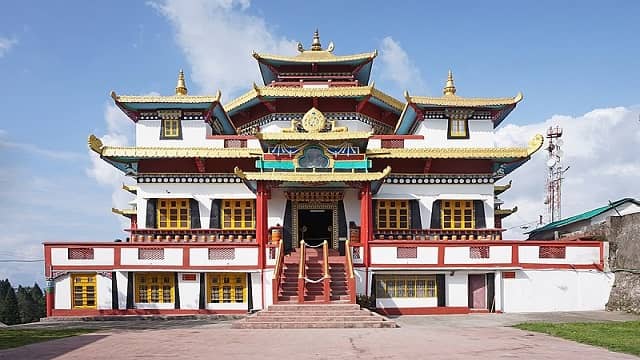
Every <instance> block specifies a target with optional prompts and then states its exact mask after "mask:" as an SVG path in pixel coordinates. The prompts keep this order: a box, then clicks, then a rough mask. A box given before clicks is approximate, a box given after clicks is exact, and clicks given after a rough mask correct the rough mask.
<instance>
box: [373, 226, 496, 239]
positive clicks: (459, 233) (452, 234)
mask: <svg viewBox="0 0 640 360" xmlns="http://www.w3.org/2000/svg"><path fill="white" fill-rule="evenodd" d="M503 231H504V230H503V229H459V230H456V229H409V230H375V231H374V237H373V240H423V241H424V240H434V241H447V240H480V241H495V240H501V239H502V232H503Z"/></svg>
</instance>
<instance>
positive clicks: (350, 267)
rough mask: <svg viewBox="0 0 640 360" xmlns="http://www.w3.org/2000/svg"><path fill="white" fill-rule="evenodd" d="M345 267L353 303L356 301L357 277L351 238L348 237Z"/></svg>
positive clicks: (348, 288)
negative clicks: (354, 271)
mask: <svg viewBox="0 0 640 360" xmlns="http://www.w3.org/2000/svg"><path fill="white" fill-rule="evenodd" d="M344 247H345V250H346V252H347V253H346V254H345V255H346V256H345V260H344V261H345V269H346V270H347V290H348V291H349V302H350V303H352V304H355V303H356V279H355V276H354V274H353V259H352V256H353V252H352V250H351V244H350V240H349V239H347V241H346V242H345V246H344Z"/></svg>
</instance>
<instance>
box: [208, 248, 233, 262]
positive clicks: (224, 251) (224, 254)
mask: <svg viewBox="0 0 640 360" xmlns="http://www.w3.org/2000/svg"><path fill="white" fill-rule="evenodd" d="M235 258H236V249H235V248H209V260H234V259H235Z"/></svg>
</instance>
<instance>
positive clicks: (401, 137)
mask: <svg viewBox="0 0 640 360" xmlns="http://www.w3.org/2000/svg"><path fill="white" fill-rule="evenodd" d="M369 139H384V140H405V139H417V140H422V139H424V135H373V136H371V137H370V138H369Z"/></svg>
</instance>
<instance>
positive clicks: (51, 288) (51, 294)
mask: <svg viewBox="0 0 640 360" xmlns="http://www.w3.org/2000/svg"><path fill="white" fill-rule="evenodd" d="M55 295H56V281H55V280H54V279H53V278H47V282H46V285H45V287H44V296H45V297H44V299H45V302H46V304H47V317H50V316H53V309H54V308H55V299H56V297H55Z"/></svg>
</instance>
